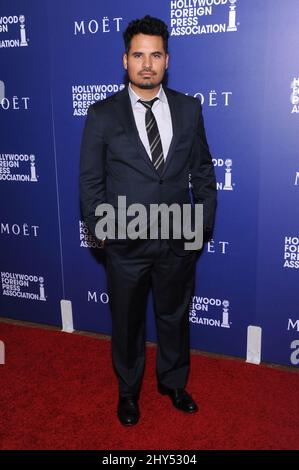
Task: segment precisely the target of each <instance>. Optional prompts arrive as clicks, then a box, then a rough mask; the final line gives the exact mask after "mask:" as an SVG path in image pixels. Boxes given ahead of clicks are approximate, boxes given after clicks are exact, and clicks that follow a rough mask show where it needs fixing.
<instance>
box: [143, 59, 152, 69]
mask: <svg viewBox="0 0 299 470" xmlns="http://www.w3.org/2000/svg"><path fill="white" fill-rule="evenodd" d="M151 66H152V58H151V56H144V58H143V67H144V68H151Z"/></svg>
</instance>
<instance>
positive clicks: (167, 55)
mask: <svg viewBox="0 0 299 470" xmlns="http://www.w3.org/2000/svg"><path fill="white" fill-rule="evenodd" d="M168 61H169V54H166V67H165V69H166V70H167V69H168Z"/></svg>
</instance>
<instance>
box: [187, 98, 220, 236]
mask: <svg viewBox="0 0 299 470" xmlns="http://www.w3.org/2000/svg"><path fill="white" fill-rule="evenodd" d="M196 106H197V110H196V120H195V122H196V125H195V130H194V139H193V146H192V155H191V184H192V192H193V196H194V200H195V203H197V204H203V228H204V232H205V233H210V234H211V233H212V230H213V225H214V218H215V210H216V195H217V192H216V179H215V171H214V166H213V163H212V157H211V154H210V150H209V146H208V142H207V137H206V133H205V128H204V121H203V116H202V110H201V104H200V102H199V101H198V100H197V104H196Z"/></svg>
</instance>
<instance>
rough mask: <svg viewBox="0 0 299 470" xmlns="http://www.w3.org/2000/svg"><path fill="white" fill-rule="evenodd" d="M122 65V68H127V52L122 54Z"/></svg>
mask: <svg viewBox="0 0 299 470" xmlns="http://www.w3.org/2000/svg"><path fill="white" fill-rule="evenodd" d="M123 65H124V68H125V69H126V70H127V68H128V56H127V54H124V55H123Z"/></svg>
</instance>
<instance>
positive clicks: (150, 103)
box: [139, 97, 159, 109]
mask: <svg viewBox="0 0 299 470" xmlns="http://www.w3.org/2000/svg"><path fill="white" fill-rule="evenodd" d="M158 99H159V98H157V97H156V98H154V99H152V100H150V101H143V100H139V103H141V104H143V106H145V107H146V108H147V109H152V106H153V104H154V103H155V101H157V100H158Z"/></svg>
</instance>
